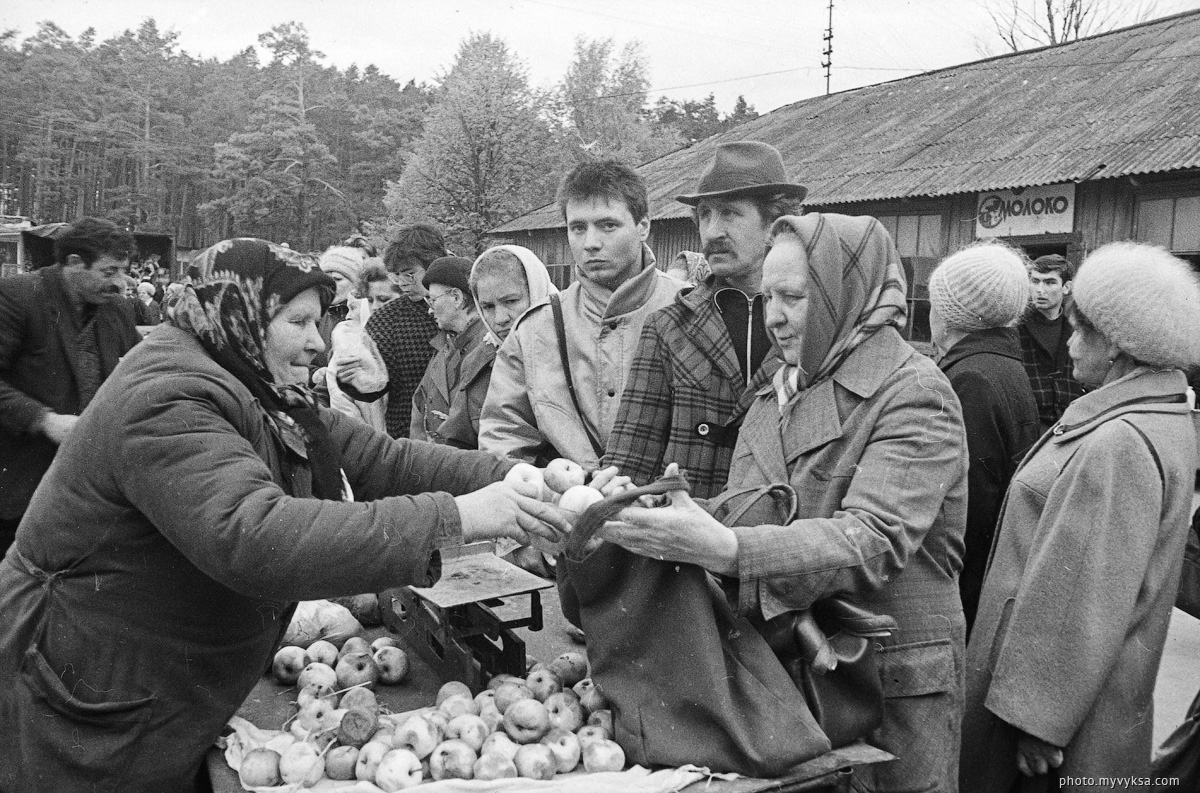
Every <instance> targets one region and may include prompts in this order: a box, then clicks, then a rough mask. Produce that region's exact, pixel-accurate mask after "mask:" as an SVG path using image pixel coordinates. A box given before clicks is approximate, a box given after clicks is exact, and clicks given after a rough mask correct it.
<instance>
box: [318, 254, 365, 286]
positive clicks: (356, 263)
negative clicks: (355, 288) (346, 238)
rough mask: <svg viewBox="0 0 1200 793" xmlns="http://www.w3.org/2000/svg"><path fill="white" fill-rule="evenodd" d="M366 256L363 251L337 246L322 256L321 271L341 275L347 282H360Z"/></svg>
mask: <svg viewBox="0 0 1200 793" xmlns="http://www.w3.org/2000/svg"><path fill="white" fill-rule="evenodd" d="M364 258H365V257H364V255H363V252H362V249H360V248H351V247H349V246H346V245H335V246H334V247H332V248H330V249H329V250H327V251H325V252H324V253H322V254H321V260H320V261H321V270H322V271H323V272H326V273H341V274H342V275H343V276H345V278H346V280H347V281H351V282H355V281H358V274H359V273H360V272H362V266H363V260H364Z"/></svg>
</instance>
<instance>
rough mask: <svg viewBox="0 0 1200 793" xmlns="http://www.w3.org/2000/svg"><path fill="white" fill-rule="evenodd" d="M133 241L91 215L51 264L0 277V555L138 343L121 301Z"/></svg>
mask: <svg viewBox="0 0 1200 793" xmlns="http://www.w3.org/2000/svg"><path fill="white" fill-rule="evenodd" d="M135 249H136V243H135V242H134V239H133V235H132V234H130V233H129V232H128V231H125V230H124V229H121V228H120V227H118V226H117V225H116V224H114V223H112V222H110V221H107V220H101V219H99V218H83V219H82V220H78V221H76V222H75V223H72V224H71V225H70V226H67V227H66V228H65V229H63V230H62V232H61V233H60V234H59V236H58V237H57V238H56V239H55V241H54V260H55V262H56V263H55V264H54V265H53V266H51V267H46V268H44V269H42V270H39V271H37V272H32V273H23V274H21V275H16V276H13V277H11V278H3V279H0V554H3V552H4V551H6V550H7V549H8V546H9V545H11V544H12V540H13V536H14V535H15V534H16V530H17V524H18V523H20V521H21V516H22V515H23V514H24V513H25V509H26V507H27V506H28V505H29V499H30V497H31V496H32V495H33V491H34V489H35V488H36V487H37V485H38V482H40V481H41V479H42V475H43V474H45V473H46V470H47V469H48V468H49V467H50V463H51V461H53V459H54V454H55V452H56V450H57V449H58V446H59V444H60V443H62V442H63V440H65V439H66V437H67V435H69V434H70V432H71V429H72V427H74V426H75V422H76V421H78V420H79V414H80V413H82V412H83V409H84V408H85V407H87V404H88V402H90V401H91V399H92V396H94V395H95V393H96V390H97V389H98V388H99V387H100V384H101V383H102V382H104V380H105V378H107V377H108V375H109V374H110V373H111V372H112V370H113V368H114V367H116V365H117V361H118V360H119V359H120V357H121V356H122V355H124V354H125V353H126V352H127V351H129V349H130V348H131V347H133V345H135V344H136V343H137V342H138V340H139V339H140V338H141V337H140V335H139V334H138V331H137V327H136V326H135V325H134V317H133V313H132V311H130V308H129V305H128V304H127V302H126V301H125V299H124V295H125V278H126V273H127V272H128V270H129V257H130V255H131V254H132V253H133V252H134V250H135Z"/></svg>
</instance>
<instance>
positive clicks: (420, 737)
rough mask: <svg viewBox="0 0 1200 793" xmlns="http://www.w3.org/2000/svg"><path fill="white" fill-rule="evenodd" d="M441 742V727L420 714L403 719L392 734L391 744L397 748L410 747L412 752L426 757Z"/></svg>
mask: <svg viewBox="0 0 1200 793" xmlns="http://www.w3.org/2000/svg"><path fill="white" fill-rule="evenodd" d="M441 742H442V728H441V727H438V726H437V725H435V724H434V723H433V722H431V721H429V720H428V719H424V718H421V717H420V716H412V717H410V718H408V719H405V721H404V723H403V724H401V725H400V726H399V727H397V728H396V733H395V735H393V736H392V746H394V747H395V748H397V749H411V750H412V753H413V754H415V755H416V756H417V757H420V758H424V757H428V756H429V754H430V752H432V751H433V750H434V748H435V747H437V745H438V744H439V743H441Z"/></svg>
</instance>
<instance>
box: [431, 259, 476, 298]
mask: <svg viewBox="0 0 1200 793" xmlns="http://www.w3.org/2000/svg"><path fill="white" fill-rule="evenodd" d="M473 264H474V262H472V261H471V260H470V259H465V258H463V257H462V256H443V257H442V258H440V259H434V260H433V262H432V263H431V264H430V265H429V269H428V270H426V271H425V277H424V278H422V279H421V283H422V284H424V285H425V288H426V289H428V288H429V285H430V284H442V285H443V286H450V287H453V288H455V289H458V290H459V291H461V292H462V293H463V294H464V295H470V294H471V286H470V280H471V265H473Z"/></svg>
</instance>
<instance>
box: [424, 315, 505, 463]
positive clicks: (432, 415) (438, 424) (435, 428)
mask: <svg viewBox="0 0 1200 793" xmlns="http://www.w3.org/2000/svg"><path fill="white" fill-rule="evenodd" d="M486 332H487V328H485V327H484V324H483V322H482V321H480V320H479V318H475V319H473V320H471V324H470V325H468V326H467V327H466V328H465V329H464V330H463V332H462V333H459V334H457V335H456V336H453V337H451V336H447V335H446V334H444V333H439V334H438V335H437V336H434V337H433V340H432V341H430V344H431V345H433V348H434V349H435V350H436V351H437V352H435V353H434V356H433V358H431V359H430V361H429V366H428V367H426V369H425V376H424V377H422V378H421V383H420V385H418V386H417V391H416V393H414V394H413V403H412V420H411V421H410V424H409V430H408V437H410V438H412V439H413V440H419V441H432V442H434V443H447V440H446V436H445V435H444V434H443V433H442V425H443V424H445V423H446V421H447V419H448V418H449V416H450V406H451V402H452V401H453V400H454V398H455V396H456V395H457V394H458V383H459V377H460V375H461V370H462V365H463V360H464V359H465V358H466V357H467V356H468V355H470V354H471V353H472V352H474V351H475V348H476V347H479V346H480V345H481V344H483V343H484V341H483V339H484V334H485V333H486Z"/></svg>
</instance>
